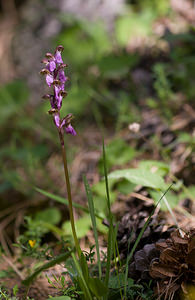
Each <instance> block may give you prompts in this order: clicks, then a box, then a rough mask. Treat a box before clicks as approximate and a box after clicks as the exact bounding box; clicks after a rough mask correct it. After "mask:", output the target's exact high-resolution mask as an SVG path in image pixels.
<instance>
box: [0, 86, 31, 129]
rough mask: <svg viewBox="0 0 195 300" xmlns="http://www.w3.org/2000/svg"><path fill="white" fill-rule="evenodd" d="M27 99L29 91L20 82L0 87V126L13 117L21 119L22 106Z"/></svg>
mask: <svg viewBox="0 0 195 300" xmlns="http://www.w3.org/2000/svg"><path fill="white" fill-rule="evenodd" d="M28 97H29V91H28V89H27V87H26V85H25V83H24V82H22V81H19V80H17V81H13V82H11V83H8V84H6V85H4V86H1V87H0V103H1V110H0V116H1V117H0V125H1V126H2V125H3V124H4V123H5V122H7V121H8V119H9V120H10V118H11V117H12V118H13V116H17V117H19V116H20V117H21V116H22V114H23V108H24V104H25V102H26V101H27V99H28Z"/></svg>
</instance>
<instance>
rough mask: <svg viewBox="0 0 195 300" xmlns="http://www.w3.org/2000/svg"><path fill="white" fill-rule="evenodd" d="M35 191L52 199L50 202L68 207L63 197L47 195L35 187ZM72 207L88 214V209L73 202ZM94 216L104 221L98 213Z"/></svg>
mask: <svg viewBox="0 0 195 300" xmlns="http://www.w3.org/2000/svg"><path fill="white" fill-rule="evenodd" d="M35 190H36V191H37V192H39V193H40V194H42V195H44V196H46V197H48V198H50V199H52V200H54V201H57V202H59V203H62V204H66V205H68V200H67V199H64V198H63V197H60V196H56V195H54V194H52V193H49V192H47V191H44V190H42V189H40V188H37V187H35ZM72 205H73V206H74V207H75V208H78V209H81V210H82V211H84V212H87V213H89V209H88V208H87V207H85V206H83V205H80V204H78V203H76V202H73V203H72ZM95 216H96V217H97V218H99V219H100V220H103V219H104V218H103V217H102V216H100V215H99V214H98V213H95Z"/></svg>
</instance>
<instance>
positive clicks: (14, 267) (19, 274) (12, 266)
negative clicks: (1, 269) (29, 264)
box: [2, 254, 25, 280]
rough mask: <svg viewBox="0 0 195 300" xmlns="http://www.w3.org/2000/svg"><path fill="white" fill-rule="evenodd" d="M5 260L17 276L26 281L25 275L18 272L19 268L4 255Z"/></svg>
mask: <svg viewBox="0 0 195 300" xmlns="http://www.w3.org/2000/svg"><path fill="white" fill-rule="evenodd" d="M2 257H3V259H4V260H5V261H6V262H7V263H8V265H10V267H11V268H12V269H13V270H14V271H15V272H16V274H17V275H18V276H19V277H20V279H21V280H24V278H25V277H24V276H23V274H22V273H21V272H20V271H19V270H18V268H17V267H16V266H15V265H14V264H13V263H12V262H11V260H10V259H9V258H7V257H6V256H5V255H4V254H2Z"/></svg>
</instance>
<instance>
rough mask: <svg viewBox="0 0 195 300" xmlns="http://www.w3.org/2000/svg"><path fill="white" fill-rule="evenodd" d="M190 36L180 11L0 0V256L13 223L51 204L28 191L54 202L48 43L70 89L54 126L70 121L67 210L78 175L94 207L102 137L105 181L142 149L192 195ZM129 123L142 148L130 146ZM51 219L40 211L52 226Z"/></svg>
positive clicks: (56, 181)
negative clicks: (61, 119)
mask: <svg viewBox="0 0 195 300" xmlns="http://www.w3.org/2000/svg"><path fill="white" fill-rule="evenodd" d="M194 25H195V8H194V1H190V0H158V1H156V0H145V1H142V0H55V1H52V0H1V1H0V141H1V147H0V169H1V172H0V209H1V212H0V219H1V223H0V226H1V229H2V231H1V234H0V242H1V244H2V245H3V248H4V249H5V248H7V244H8V245H10V242H9V239H10V238H11V239H14V238H15V239H16V238H17V237H18V235H19V230H20V226H21V224H22V223H23V217H24V215H32V216H34V215H36V214H37V213H38V212H39V211H40V210H44V209H45V208H46V207H50V208H53V207H54V206H55V205H56V204H55V203H54V202H53V201H52V200H51V199H49V198H48V197H46V196H43V195H41V194H39V193H37V192H36V191H35V189H34V187H39V188H42V189H44V190H46V191H49V192H51V193H54V194H56V195H62V196H64V195H65V190H64V189H65V188H64V182H63V169H62V161H61V157H60V149H59V142H58V136H57V132H56V129H55V127H54V125H53V122H52V120H51V117H50V116H49V115H48V114H47V111H48V110H49V103H48V102H45V101H43V100H42V99H41V97H42V95H43V94H44V93H45V91H46V90H47V88H46V84H45V81H44V79H43V78H42V77H41V76H40V74H39V71H40V69H41V67H42V65H41V60H42V59H43V57H44V55H45V53H46V52H53V51H54V50H55V48H56V46H57V45H59V44H60V45H63V46H64V52H63V59H64V62H65V63H67V64H68V68H67V75H68V77H69V78H70V81H69V83H68V85H67V91H68V97H67V98H66V99H65V100H64V104H63V108H62V115H66V114H67V113H73V114H74V116H75V119H74V127H75V129H76V131H77V136H76V137H72V136H66V142H67V145H68V147H69V151H68V161H69V165H70V169H71V178H72V181H71V182H72V186H73V195H74V200H75V201H77V202H80V203H85V201H86V200H85V196H84V194H83V185H82V174H83V173H85V174H87V177H88V179H89V181H90V183H91V184H94V193H96V196H97V199H100V198H101V196H102V187H101V185H100V184H99V186H98V181H99V179H100V178H101V174H102V171H101V170H102V160H101V130H102V128H104V133H105V137H106V141H108V165H109V170H111V169H112V168H113V167H114V166H115V165H120V166H124V165H125V164H129V165H131V164H133V163H130V161H131V160H132V159H133V158H135V157H140V155H141V154H140V151H141V150H143V151H144V153H145V154H144V155H145V157H146V158H151V159H156V160H159V159H163V160H165V161H166V162H167V163H168V164H170V165H171V168H172V173H173V174H175V175H177V176H178V178H181V179H182V180H183V182H184V183H185V184H186V185H187V186H193V185H194V184H195V178H194V175H193V172H194V162H195V158H194V154H193V150H194V145H195V132H194V129H193V128H194V124H195V121H194V120H195V110H194V109H195V102H194V99H195V56H194V53H195V30H194ZM133 122H138V123H140V124H141V128H142V131H141V134H142V135H143V136H144V140H146V139H147V140H150V143H151V144H148V143H146V142H145V141H143V140H141V141H140V140H138V137H137V135H132V133H131V132H130V130H129V125H130V124H132V123H133ZM151 145H152V147H151ZM178 145H179V146H178ZM186 149H187V150H186ZM135 161H136V160H135ZM134 165H135V162H134ZM193 191H194V189H193ZM98 197H99V198H98ZM62 210H64V208H63V206H60V205H59V208H58V210H51V211H50V213H51V214H52V218H53V219H55V217H56V219H55V222H54V223H55V224H58V223H59V222H60V220H61V218H62V213H61V212H62ZM63 215H64V214H63ZM42 217H43V216H42ZM39 218H41V216H40V215H39ZM13 225H14V228H15V229H14V232H13ZM9 247H10V246H9ZM9 247H8V248H9ZM9 250H10V249H8V251H9Z"/></svg>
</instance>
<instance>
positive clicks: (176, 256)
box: [150, 230, 195, 300]
mask: <svg viewBox="0 0 195 300" xmlns="http://www.w3.org/2000/svg"><path fill="white" fill-rule="evenodd" d="M156 249H157V250H159V251H160V257H159V259H158V260H157V261H153V262H152V264H151V266H150V276H151V277H153V278H155V279H158V281H157V286H158V294H159V292H160V293H161V295H164V296H165V300H166V299H169V298H170V299H173V298H171V297H173V296H174V294H175V293H176V292H177V291H178V290H179V289H180V288H181V289H182V290H183V292H184V293H186V286H187V285H190V284H195V230H193V231H191V232H189V233H188V234H185V236H184V237H181V235H180V233H179V231H175V232H172V233H171V237H170V238H168V239H167V240H166V241H164V242H159V243H156Z"/></svg>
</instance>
